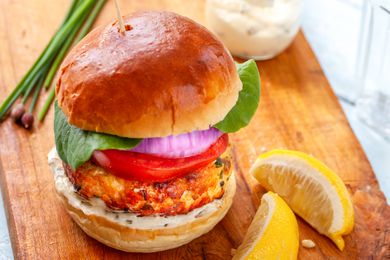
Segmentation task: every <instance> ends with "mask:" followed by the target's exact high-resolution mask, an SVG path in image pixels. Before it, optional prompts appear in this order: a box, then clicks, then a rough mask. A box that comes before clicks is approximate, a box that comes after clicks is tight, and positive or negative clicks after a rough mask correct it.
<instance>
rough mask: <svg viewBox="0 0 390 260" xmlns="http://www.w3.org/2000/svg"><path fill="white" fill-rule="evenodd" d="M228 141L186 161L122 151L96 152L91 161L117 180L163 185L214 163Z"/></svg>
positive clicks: (219, 141)
mask: <svg viewBox="0 0 390 260" xmlns="http://www.w3.org/2000/svg"><path fill="white" fill-rule="evenodd" d="M228 142H229V138H228V135H227V134H223V135H222V136H221V137H219V138H218V140H217V141H216V142H215V143H214V144H212V145H211V146H210V148H209V149H207V150H206V151H204V152H203V153H200V154H197V155H194V156H190V157H185V158H162V157H158V156H155V155H150V154H143V153H136V152H131V151H123V150H102V151H95V152H94V153H93V156H92V161H93V162H94V163H95V164H97V165H99V166H101V167H102V168H104V169H106V170H107V171H108V172H110V173H112V174H113V175H116V176H118V177H121V178H124V179H130V180H137V181H146V182H164V181H168V180H171V179H174V178H177V177H179V176H182V175H184V174H187V173H189V172H191V171H194V170H197V169H199V168H201V167H205V166H207V165H208V164H209V163H211V162H212V161H214V160H216V159H217V158H218V157H219V156H220V155H221V154H222V153H223V152H224V151H225V150H226V148H227V146H228Z"/></svg>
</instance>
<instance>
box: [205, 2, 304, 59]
mask: <svg viewBox="0 0 390 260" xmlns="http://www.w3.org/2000/svg"><path fill="white" fill-rule="evenodd" d="M300 9H301V0H207V5H206V20H207V26H208V27H209V29H210V30H212V31H213V32H214V33H215V34H216V35H218V37H219V38H220V39H221V40H222V42H223V43H224V44H225V45H226V46H227V48H228V49H229V50H230V52H231V53H232V54H233V55H235V56H238V57H242V58H254V59H257V60H265V59H270V58H272V57H274V56H276V55H277V54H279V53H280V52H282V51H283V50H284V49H286V48H287V47H288V46H289V45H290V43H291V42H292V40H293V39H294V37H295V35H296V34H297V32H298V29H299V16H300Z"/></svg>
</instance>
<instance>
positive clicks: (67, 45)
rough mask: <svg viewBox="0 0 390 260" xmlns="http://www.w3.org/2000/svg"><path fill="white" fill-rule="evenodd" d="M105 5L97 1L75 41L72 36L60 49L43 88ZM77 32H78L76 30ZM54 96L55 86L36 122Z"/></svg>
mask: <svg viewBox="0 0 390 260" xmlns="http://www.w3.org/2000/svg"><path fill="white" fill-rule="evenodd" d="M105 3H106V0H98V2H97V4H96V6H95V7H94V9H93V10H92V12H91V14H90V15H89V16H88V19H87V20H86V21H85V23H84V25H83V27H82V29H81V31H80V32H79V34H78V35H77V37H76V39H75V40H74V41H73V40H71V39H73V38H74V36H75V35H72V37H70V38H69V39H68V40H67V41H66V42H65V44H64V47H63V48H62V49H61V52H60V53H59V54H58V56H57V58H56V60H55V61H54V62H53V65H52V67H51V69H50V71H49V73H48V75H47V77H46V79H45V82H44V84H43V85H44V86H45V88H47V87H48V86H50V85H52V81H53V79H54V76H55V75H56V72H57V70H58V68H59V66H60V65H61V61H62V60H63V58H64V57H65V55H66V53H67V52H68V50H69V48H70V47H71V44H72V43H73V42H74V43H77V42H79V41H80V40H81V39H82V38H83V37H84V36H85V35H86V34H87V33H88V32H89V30H90V29H91V27H92V25H93V24H94V22H95V20H96V18H97V16H98V14H99V13H100V11H101V9H102V8H103V6H104V4H105ZM77 31H78V30H77ZM54 96H55V86H54V85H53V86H52V87H51V89H50V92H49V95H48V96H47V99H46V101H45V103H44V104H43V107H42V109H41V110H40V111H39V113H38V120H39V121H43V120H44V119H45V116H46V114H47V112H48V110H49V108H50V105H51V104H52V102H53V100H54Z"/></svg>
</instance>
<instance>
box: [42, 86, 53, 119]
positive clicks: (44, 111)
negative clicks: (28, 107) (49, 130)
mask: <svg viewBox="0 0 390 260" xmlns="http://www.w3.org/2000/svg"><path fill="white" fill-rule="evenodd" d="M55 89H56V88H55V86H53V87H52V88H51V89H50V92H49V95H48V96H47V98H46V101H45V103H44V104H43V106H42V108H41V111H39V113H38V120H39V121H43V119H45V117H46V114H47V111H48V110H49V107H50V105H51V103H52V102H53V100H54V94H55Z"/></svg>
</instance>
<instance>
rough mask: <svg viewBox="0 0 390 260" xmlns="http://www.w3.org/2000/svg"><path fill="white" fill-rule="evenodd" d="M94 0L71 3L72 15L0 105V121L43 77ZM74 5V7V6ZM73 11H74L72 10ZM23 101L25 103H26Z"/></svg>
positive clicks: (89, 9) (91, 6)
mask: <svg viewBox="0 0 390 260" xmlns="http://www.w3.org/2000/svg"><path fill="white" fill-rule="evenodd" d="M94 3H95V0H84V1H81V2H80V3H79V1H77V0H75V1H73V3H72V6H71V8H70V9H71V10H70V11H72V12H71V13H72V15H70V16H69V17H68V19H66V20H65V22H64V24H63V25H62V26H61V27H60V29H59V30H58V31H57V33H56V34H55V35H54V37H53V38H52V40H51V41H50V42H49V44H48V45H47V47H46V48H45V50H44V51H43V52H42V54H41V55H40V56H39V57H38V59H37V61H36V62H35V63H34V65H33V66H32V67H31V68H30V70H29V71H28V72H27V73H26V75H25V76H24V77H23V78H22V80H21V81H20V82H19V84H18V85H17V86H16V87H15V89H14V90H13V91H12V93H11V94H10V95H9V96H8V97H7V98H6V99H5V101H4V102H3V103H2V104H1V105H0V120H1V119H2V118H3V117H4V116H5V114H6V113H7V111H8V110H9V108H10V107H11V106H12V105H13V104H14V102H15V101H16V100H17V99H18V98H19V96H20V95H21V94H22V93H23V92H24V98H23V99H26V100H27V98H26V97H28V96H29V94H30V92H31V91H32V89H33V87H34V86H35V85H36V84H37V83H38V81H39V78H40V77H45V76H46V75H45V74H44V72H45V71H44V68H45V65H46V64H51V62H52V61H53V60H54V59H55V57H56V56H57V53H58V52H59V51H60V49H61V47H62V45H63V43H64V42H65V40H66V39H67V36H69V34H70V33H71V32H72V31H73V28H75V27H76V26H78V25H79V23H81V22H80V21H82V20H83V17H84V15H86V14H88V13H89V12H90V11H91V9H92V8H93V4H94ZM74 5H75V6H74ZM72 9H74V11H73V10H72ZM26 100H25V101H26Z"/></svg>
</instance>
